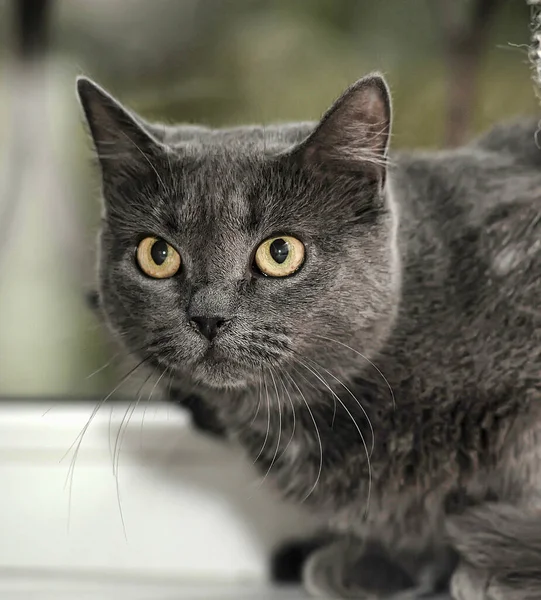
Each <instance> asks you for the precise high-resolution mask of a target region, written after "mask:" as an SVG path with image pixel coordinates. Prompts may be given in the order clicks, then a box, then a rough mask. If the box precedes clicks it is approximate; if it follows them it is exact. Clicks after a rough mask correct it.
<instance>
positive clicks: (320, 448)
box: [284, 371, 323, 504]
mask: <svg viewBox="0 0 541 600" xmlns="http://www.w3.org/2000/svg"><path fill="white" fill-rule="evenodd" d="M284 374H285V375H287V377H289V379H290V381H291V383H292V384H293V385H294V386H295V387H296V388H297V390H298V392H299V394H300V396H301V398H302V400H303V402H304V404H305V405H306V408H307V409H308V412H309V414H310V417H311V419H312V423H313V424H314V429H315V431H316V436H317V441H318V444H319V469H318V472H317V476H316V480H315V482H314V484H313V485H312V487H311V488H310V489H309V490H308V493H307V494H306V496H305V497H304V498H303V499H302V500H301V504H302V503H304V502H306V500H308V498H309V497H310V496H311V495H312V493H313V492H314V490H315V489H316V487H317V484H318V483H319V480H320V478H321V472H322V471H323V444H322V443H321V435H320V434H319V429H318V426H317V422H316V419H315V418H314V413H313V412H312V411H311V409H310V406H309V405H308V402H307V401H306V398H305V397H304V394H303V393H302V390H301V388H300V387H299V386H298V385H297V383H296V382H295V380H294V379H293V377H292V376H291V375H290V374H289V373H288V372H287V371H284Z"/></svg>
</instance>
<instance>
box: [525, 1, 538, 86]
mask: <svg viewBox="0 0 541 600" xmlns="http://www.w3.org/2000/svg"><path fill="white" fill-rule="evenodd" d="M527 2H528V4H530V5H531V7H532V46H531V50H530V58H531V61H532V66H533V69H534V80H535V84H536V86H537V94H538V96H539V97H540V98H541V0H527Z"/></svg>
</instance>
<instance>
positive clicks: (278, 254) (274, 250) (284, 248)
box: [269, 238, 289, 265]
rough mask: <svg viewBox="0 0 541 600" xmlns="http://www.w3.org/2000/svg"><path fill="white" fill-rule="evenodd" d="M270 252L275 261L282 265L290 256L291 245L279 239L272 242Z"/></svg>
mask: <svg viewBox="0 0 541 600" xmlns="http://www.w3.org/2000/svg"><path fill="white" fill-rule="evenodd" d="M269 251H270V255H271V256H272V258H273V260H274V261H276V262H277V263H278V264H279V265H281V264H282V263H283V262H284V261H285V259H286V258H287V256H288V254H289V244H288V243H287V242H286V241H285V240H283V239H282V238H279V239H277V240H274V242H272V244H271V245H270V248H269Z"/></svg>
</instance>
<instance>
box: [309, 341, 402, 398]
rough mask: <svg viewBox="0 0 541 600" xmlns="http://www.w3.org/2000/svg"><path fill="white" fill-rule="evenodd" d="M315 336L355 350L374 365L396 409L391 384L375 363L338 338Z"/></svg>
mask: <svg viewBox="0 0 541 600" xmlns="http://www.w3.org/2000/svg"><path fill="white" fill-rule="evenodd" d="M315 337H318V338H320V339H322V340H327V341H329V342H334V343H335V344H339V345H340V346H343V347H344V348H347V349H348V350H351V351H352V352H355V354H357V355H358V356H360V357H361V358H363V359H364V360H366V362H367V363H369V364H370V365H372V367H374V369H375V370H376V371H377V372H378V373H379V374H380V376H381V378H382V379H383V381H385V383H386V385H387V387H388V388H389V392H390V393H391V400H392V403H393V409H395V410H396V401H395V396H394V392H393V388H392V387H391V384H390V383H389V382H388V381H387V378H386V377H385V375H384V374H383V373H382V372H381V370H380V369H379V368H378V367H377V365H375V364H374V363H373V362H372V361H371V360H370V359H369V358H367V357H366V356H365V355H364V354H362V353H361V352H359V351H358V350H355V348H352V347H351V346H348V345H347V344H344V342H340V341H338V340H335V339H333V338H330V337H326V336H324V335H315Z"/></svg>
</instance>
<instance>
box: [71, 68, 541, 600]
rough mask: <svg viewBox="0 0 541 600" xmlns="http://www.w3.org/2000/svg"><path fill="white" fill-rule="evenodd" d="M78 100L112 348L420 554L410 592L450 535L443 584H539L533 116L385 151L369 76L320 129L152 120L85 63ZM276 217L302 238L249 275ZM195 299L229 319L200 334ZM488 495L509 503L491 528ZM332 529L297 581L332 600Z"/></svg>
mask: <svg viewBox="0 0 541 600" xmlns="http://www.w3.org/2000/svg"><path fill="white" fill-rule="evenodd" d="M79 94H80V98H81V102H82V105H83V108H84V110H85V113H86V116H87V120H88V122H89V125H90V129H91V133H92V135H93V139H94V143H95V146H96V149H97V152H98V157H99V159H100V163H101V169H102V175H103V196H104V207H105V212H104V221H103V229H102V232H101V237H100V268H99V272H100V297H101V305H102V307H103V310H104V312H105V315H106V318H107V320H108V322H109V324H110V326H111V328H112V329H113V330H114V331H115V332H117V334H119V335H120V336H122V338H123V339H124V340H125V343H126V345H127V348H128V349H129V350H130V351H131V352H132V353H134V354H135V355H137V356H139V357H140V358H141V359H143V360H145V361H147V362H148V363H150V364H152V365H154V366H155V367H157V368H158V369H161V370H162V372H164V373H165V374H166V375H167V376H171V377H173V378H174V379H175V380H176V381H177V382H181V383H182V385H183V386H187V387H188V388H193V389H195V390H197V393H198V394H200V395H201V396H203V397H204V398H205V401H206V402H209V403H210V404H211V405H213V406H214V407H215V410H216V411H217V413H218V415H219V417H220V419H221V421H222V423H223V424H224V426H225V427H226V429H227V430H228V432H229V434H230V435H231V436H232V437H234V438H236V439H237V440H239V441H240V443H241V444H242V445H243V446H244V447H245V449H246V452H247V454H249V455H250V456H251V457H252V459H256V463H257V465H258V467H259V468H260V470H261V472H262V473H263V474H266V475H268V479H270V480H272V482H273V483H274V485H275V486H276V488H277V489H278V490H279V491H280V493H281V494H283V495H285V496H287V497H289V498H290V499H291V500H293V501H296V502H303V503H304V504H305V506H306V508H307V510H312V511H314V512H316V513H318V514H320V515H321V516H323V517H325V518H327V519H328V521H329V523H330V524H331V525H332V527H333V528H335V529H336V530H338V531H342V532H344V533H346V534H348V536H354V537H355V538H357V539H358V540H363V541H358V544H360V547H363V548H364V547H366V544H367V543H368V541H370V540H376V541H377V543H378V544H379V545H380V546H381V547H383V548H384V549H385V552H386V553H387V555H388V558H390V560H391V561H392V560H394V561H396V564H397V567H398V566H399V567H400V569H401V570H402V571H403V570H404V569H405V568H406V567H405V566H404V563H405V562H408V561H407V560H404V557H408V556H409V557H412V556H419V557H424V558H423V560H422V561H419V563H418V568H417V567H414V566H411V565H410V566H409V567H408V568H407V569H406V570H407V572H408V574H409V576H411V577H412V579H413V580H414V583H415V585H414V588H413V591H412V590H411V589H410V590H409V591H408V594H410V597H412V594H413V595H414V596H415V595H417V596H419V594H421V592H422V591H423V587H424V588H426V582H427V581H434V577H433V576H432V575H430V573H433V572H441V571H442V569H441V567H440V566H439V563H440V561H439V558H438V557H440V556H445V555H446V554H447V553H448V550H447V547H448V545H449V544H450V545H451V546H452V547H453V548H454V549H455V550H457V551H458V553H459V554H460V559H461V561H462V562H461V565H460V566H459V568H458V570H457V572H456V575H455V577H454V579H453V594H454V595H455V598H457V599H458V598H461V599H464V600H473V599H474V598H489V597H490V598H494V599H495V598H500V597H502V598H503V597H504V596H501V595H500V596H498V595H497V594H498V593H500V592H499V591H496V592H494V593H492V592H491V593H492V594H493V595H492V596H489V595H486V591H482V592H476V591H475V589H476V586H477V588H478V589H482V590H486V589H488V588H486V586H485V585H484V583H482V581H485V580H487V581H488V580H490V581H493V582H494V581H496V582H497V583H496V584H494V585H496V588H494V589H496V590H498V589H499V588H498V587H497V586H500V588H501V589H503V590H505V591H506V593H508V594H509V595H508V596H505V597H509V598H513V599H514V598H516V599H519V598H520V599H522V598H524V599H527V598H534V597H539V598H541V581H540V580H539V579H538V578H537V577H535V576H532V569H533V568H534V567H535V568H536V569H538V572H541V554H539V553H538V550H537V549H538V548H541V525H539V524H538V523H537V522H536V520H535V518H534V516H533V515H535V514H536V513H535V511H536V510H538V506H539V499H540V491H541V489H540V488H541V472H540V471H541V460H540V458H541V456H540V451H541V444H540V443H539V436H540V435H541V418H540V416H539V414H538V413H539V410H540V409H539V405H540V403H539V400H540V396H541V307H540V300H539V299H540V298H541V201H540V195H541V171H540V167H541V152H540V151H539V150H538V148H537V146H536V144H535V135H536V131H537V122H534V121H522V122H517V123H512V124H507V125H503V126H499V127H497V128H496V129H494V130H493V131H492V132H490V133H488V134H487V135H486V136H484V137H482V138H480V139H478V140H476V141H474V142H473V143H472V144H470V145H469V146H467V147H464V148H461V149H458V150H452V151H441V152H432V153H404V154H396V155H394V154H391V156H390V159H389V160H388V161H387V158H386V147H387V139H388V131H389V127H390V105H389V100H388V92H387V90H386V87H385V85H384V83H383V81H382V80H381V78H379V77H377V76H372V77H369V78H367V79H364V80H361V81H360V82H358V83H357V84H355V85H354V86H352V87H351V88H350V89H349V90H348V91H346V92H345V94H344V95H343V96H342V97H341V98H340V99H339V100H338V101H337V102H336V103H335V104H334V105H333V107H332V108H331V109H330V110H329V112H328V113H327V114H326V115H325V116H324V118H323V119H322V121H321V122H320V123H319V124H310V123H305V124H299V125H285V126H273V127H267V128H263V127H244V128H238V129H229V130H210V129H206V128H198V127H178V128H168V127H162V126H159V125H147V124H144V123H143V122H142V121H140V120H138V121H136V120H135V117H132V116H131V115H130V114H129V113H128V112H127V111H125V109H123V108H122V107H121V106H120V105H118V104H117V103H116V102H115V101H113V100H112V99H111V98H110V97H109V96H107V95H106V94H105V93H104V92H103V91H102V90H100V89H99V88H97V87H96V86H95V85H94V84H92V83H91V82H89V81H88V80H80V82H79ZM387 163H388V164H387ZM274 233H283V234H286V233H289V234H293V235H296V236H297V237H299V238H300V239H302V240H303V242H304V243H305V245H306V249H307V260H306V263H305V265H304V266H303V267H302V269H301V270H300V271H299V272H298V273H297V274H295V275H294V276H292V277H289V278H286V279H271V278H264V277H261V276H258V275H257V274H256V273H254V271H253V269H252V257H253V252H254V250H255V248H256V247H257V245H258V244H259V243H260V242H261V241H262V240H264V239H265V238H267V237H269V236H270V235H272V234H274ZM145 234H154V235H158V236H161V237H163V238H165V239H166V240H167V241H168V242H169V243H171V244H172V245H174V246H175V247H176V248H177V249H178V250H179V252H180V254H181V255H182V257H183V270H182V272H181V273H180V274H179V275H178V276H175V277H173V278H172V279H168V280H159V281H158V280H151V279H148V278H147V277H145V276H144V275H143V274H142V273H141V272H140V271H139V270H138V269H137V267H136V265H135V261H134V249H135V246H136V244H137V242H138V240H139V239H141V237H142V236H144V235H145ZM194 311H196V312H198V314H200V313H202V314H207V315H221V316H223V317H224V318H227V319H230V324H229V326H228V328H227V329H226V330H225V331H224V332H223V333H222V334H220V335H219V336H218V338H217V339H216V341H215V343H214V345H213V346H211V347H209V345H208V342H207V341H206V340H203V339H202V338H201V336H200V335H198V334H197V333H196V332H195V331H194V330H193V328H191V327H190V325H189V315H190V314H195V312H194ZM391 390H392V391H391ZM372 432H373V435H372ZM500 504H501V506H503V505H508V506H511V507H515V508H514V510H515V511H517V510H518V512H515V513H513V512H512V511H511V509H509V512H507V513H505V514H506V519H507V520H506V521H505V533H503V532H502V530H501V526H502V521H501V519H500V517H501V513H499V512H498V511H499V510H500V508H498V507H499V506H500ZM523 509H524V510H527V511H529V512H528V513H525V514H528V515H530V517H529V518H530V520H529V521H528V526H525V524H524V519H523V518H522V517H521V518H519V514H520V511H521V510H523ZM506 510H507V509H506ZM460 519H463V520H460ZM464 524H467V525H466V526H464ZM530 525H531V527H530ZM526 530H527V531H528V536H529V537H528V540H525V539H524V534H525V531H526ZM503 535H505V540H503V539H502V536H503ZM488 540H490V546H491V547H490V549H487V548H486V547H485V546H486V544H487V541H488ZM334 547H336V548H342V550H340V551H338V550H337V551H336V552H334V554H333V552H331V551H329V550H327V551H325V550H321V551H319V552H320V553H323V554H325V552H326V554H325V557H326V558H325V560H322V561H321V562H320V564H323V565H329V564H332V565H333V566H332V568H331V569H327V572H332V574H333V575H332V577H326V576H325V575H324V572H325V568H326V567H325V568H322V569H321V570H320V571H316V575H314V568H313V566H314V564H317V560H316V558H314V559H313V561H312V563H311V564H312V567H310V569H311V572H312V575H311V576H310V577H311V579H310V583H311V584H313V582H314V581H319V582H320V583H319V584H318V585H317V586H316V587H318V589H319V590H320V591H322V592H323V591H326V592H328V593H332V592H334V593H335V594H338V593H339V592H340V590H342V595H343V596H347V594H345V592H344V591H343V590H344V589H346V588H347V589H349V590H350V591H351V588H348V587H347V586H345V582H346V581H347V582H349V583H350V584H351V581H352V580H353V581H357V580H355V578H354V577H352V573H351V568H353V569H355V566H353V567H351V568H350V569H349V571H350V572H348V566H347V565H348V564H349V565H355V564H357V563H356V561H351V560H349V559H348V560H346V559H345V558H344V554H341V552H343V546H341V545H340V544H337V545H336V546H334ZM323 554H321V555H320V556H322V555H323ZM330 555H331V556H334V558H332V560H331V562H330V563H329V562H328V560H329V556H330ZM348 556H351V553H350V551H349V550H348ZM355 556H357V554H355ZM481 556H482V557H483V559H482V560H481V558H480V557H481ZM427 557H428V559H427ZM431 557H432V559H433V560H432V559H431ZM342 559H344V560H342ZM502 561H504V562H505V561H508V569H507V570H506V572H505V573H504V574H502V573H500V571H499V570H500V569H501V565H502ZM414 562H415V561H414ZM444 562H445V561H444ZM340 565H342V566H340ZM443 570H445V569H443ZM427 573H428V575H427ZM337 574H338V575H337ZM390 576H391V575H390ZM322 578H323V582H322ZM431 578H432V579H431ZM498 578H500V579H502V578H503V579H502V580H501V581H500V582H499V583H498V581H499V580H498ZM480 581H481V583H479V582H480ZM355 585H356V587H355V588H354V591H353V592H352V593H354V596H355V597H359V598H364V597H384V594H383V590H382V594H379V596H378V593H377V592H374V591H371V592H370V594H372V595H366V593H365V592H366V590H363V588H362V582H357V583H356V584H355ZM344 586H345V587H344ZM311 587H312V588H313V587H314V586H313V585H312V586H311ZM415 590H417V591H415ZM425 591H426V590H425ZM348 593H350V592H348ZM355 594H356V595H355ZM479 594H481V595H479ZM483 594H485V595H483ZM535 594H537V596H536V595H535ZM347 597H352V596H351V595H349V596H347Z"/></svg>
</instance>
